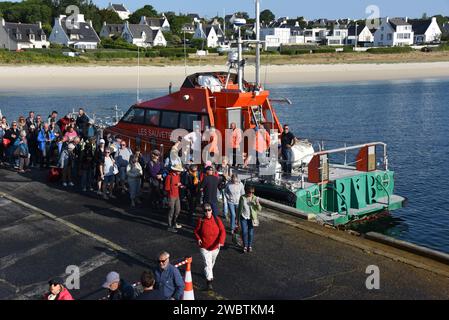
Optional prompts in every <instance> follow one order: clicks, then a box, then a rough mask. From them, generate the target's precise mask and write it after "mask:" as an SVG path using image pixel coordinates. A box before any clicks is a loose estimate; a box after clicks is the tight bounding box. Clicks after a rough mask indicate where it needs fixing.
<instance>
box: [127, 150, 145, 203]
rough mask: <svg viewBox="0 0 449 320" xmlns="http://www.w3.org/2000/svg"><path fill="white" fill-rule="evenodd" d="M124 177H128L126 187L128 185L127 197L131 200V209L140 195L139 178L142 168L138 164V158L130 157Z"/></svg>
mask: <svg viewBox="0 0 449 320" xmlns="http://www.w3.org/2000/svg"><path fill="white" fill-rule="evenodd" d="M126 175H127V177H128V185H129V197H130V198H131V207H133V208H134V207H135V206H136V200H137V203H140V201H139V198H138V196H139V193H140V185H141V180H140V179H141V178H142V175H143V170H142V166H141V165H140V163H139V157H138V156H136V155H134V156H131V159H130V161H129V164H128V167H127V168H126Z"/></svg>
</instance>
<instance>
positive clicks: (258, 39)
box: [256, 0, 261, 88]
mask: <svg viewBox="0 0 449 320" xmlns="http://www.w3.org/2000/svg"><path fill="white" fill-rule="evenodd" d="M260 86H261V85H260V0H256V87H257V88H260Z"/></svg>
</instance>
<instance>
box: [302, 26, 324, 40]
mask: <svg viewBox="0 0 449 320" xmlns="http://www.w3.org/2000/svg"><path fill="white" fill-rule="evenodd" d="M328 33H329V30H327V29H326V28H308V29H305V30H304V43H306V44H322V43H325V42H326V37H327V35H328Z"/></svg>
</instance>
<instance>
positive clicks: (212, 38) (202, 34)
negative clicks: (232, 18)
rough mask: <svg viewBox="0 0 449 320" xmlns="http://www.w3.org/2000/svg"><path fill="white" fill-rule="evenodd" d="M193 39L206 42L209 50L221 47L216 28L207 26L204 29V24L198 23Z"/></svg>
mask: <svg viewBox="0 0 449 320" xmlns="http://www.w3.org/2000/svg"><path fill="white" fill-rule="evenodd" d="M192 38H193V39H203V40H206V45H207V47H208V48H216V47H218V46H219V37H218V35H217V31H216V28H215V27H214V26H206V28H205V29H203V24H202V23H197V27H196V29H195V34H194V35H193V37H192Z"/></svg>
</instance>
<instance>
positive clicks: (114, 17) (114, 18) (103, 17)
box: [92, 9, 123, 33]
mask: <svg viewBox="0 0 449 320" xmlns="http://www.w3.org/2000/svg"><path fill="white" fill-rule="evenodd" d="M104 22H106V23H108V24H111V23H112V24H123V21H122V19H120V17H119V15H118V14H117V12H114V11H112V10H107V9H102V10H98V13H97V15H96V16H95V19H94V20H93V21H92V23H93V26H94V29H95V30H96V31H97V32H98V33H99V32H100V31H101V28H102V27H103V23H104Z"/></svg>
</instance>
